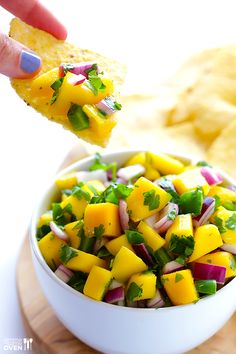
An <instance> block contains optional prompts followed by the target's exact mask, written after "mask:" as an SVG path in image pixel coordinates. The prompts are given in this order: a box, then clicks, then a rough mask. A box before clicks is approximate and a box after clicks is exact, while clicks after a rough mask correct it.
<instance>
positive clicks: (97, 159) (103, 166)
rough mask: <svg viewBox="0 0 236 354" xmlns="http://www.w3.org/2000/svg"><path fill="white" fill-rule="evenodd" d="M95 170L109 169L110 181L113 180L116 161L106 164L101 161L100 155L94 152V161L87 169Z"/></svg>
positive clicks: (114, 178)
mask: <svg viewBox="0 0 236 354" xmlns="http://www.w3.org/2000/svg"><path fill="white" fill-rule="evenodd" d="M95 170H104V171H108V170H111V171H112V181H113V182H114V181H115V180H116V171H117V163H116V162H113V163H110V164H106V163H104V162H102V157H101V155H100V154H99V153H98V152H97V153H96V154H95V159H94V163H93V164H92V165H91V166H90V168H89V171H95Z"/></svg>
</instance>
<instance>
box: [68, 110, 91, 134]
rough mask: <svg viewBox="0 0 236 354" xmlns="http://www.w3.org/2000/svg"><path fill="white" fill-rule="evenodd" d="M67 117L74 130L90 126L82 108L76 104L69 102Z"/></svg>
mask: <svg viewBox="0 0 236 354" xmlns="http://www.w3.org/2000/svg"><path fill="white" fill-rule="evenodd" d="M67 117H68V119H69V121H70V123H71V125H72V128H73V129H74V130H84V129H87V128H89V126H90V123H89V119H88V116H87V115H86V114H85V113H84V111H83V108H82V107H81V106H80V105H78V104H75V103H71V106H70V109H69V111H68V113H67Z"/></svg>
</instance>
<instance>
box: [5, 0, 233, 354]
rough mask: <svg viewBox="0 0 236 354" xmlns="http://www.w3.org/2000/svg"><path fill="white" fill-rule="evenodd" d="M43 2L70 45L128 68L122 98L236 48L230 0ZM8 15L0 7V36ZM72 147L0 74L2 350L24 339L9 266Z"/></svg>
mask: <svg viewBox="0 0 236 354" xmlns="http://www.w3.org/2000/svg"><path fill="white" fill-rule="evenodd" d="M23 2H24V1H22V3H23ZM43 2H44V3H45V4H47V6H48V7H50V8H51V9H52V11H53V12H54V13H55V14H56V15H57V16H58V17H59V18H60V19H61V20H62V21H63V22H64V24H65V25H66V26H67V28H68V30H69V37H68V40H69V41H71V42H74V43H76V44H77V45H78V46H81V47H87V48H90V49H93V50H96V51H100V52H102V53H104V54H106V55H108V56H111V57H114V58H117V59H119V60H121V61H122V62H124V63H126V64H127V65H128V70H129V74H128V77H127V83H126V86H125V88H124V91H125V92H126V93H129V92H132V91H136V92H145V91H146V90H148V91H150V89H152V88H154V87H155V86H157V85H158V84H159V83H161V82H163V81H164V80H165V79H167V78H168V77H169V76H171V74H172V73H174V71H175V70H176V69H177V68H178V66H179V65H180V64H181V63H182V62H183V61H184V60H185V59H186V58H187V57H188V56H189V55H190V54H192V53H194V52H197V51H200V50H202V49H204V48H208V47H214V46H219V45H224V44H229V43H236V19H235V18H236V11H235V10H236V3H235V1H234V0H232V1H229V0H222V1H217V0H182V1H181V0H172V1H171V0H162V1H161V0H160V1H158V0H156V1H154V0H153V1H151V0H145V1H138V0H136V1H135V0H119V1H115V0H113V1H112V0H66V1H62V0H57V1H56V0H50V1H49V0H47V1H46V0H44V1H43ZM10 18H11V16H10V15H9V14H7V12H6V11H4V10H2V9H0V28H1V29H2V31H5V32H7V31H8V27H9V20H10ZM235 70H236V68H235ZM76 142H77V139H76V138H75V137H74V136H73V135H72V134H70V133H69V132H67V131H64V130H63V129H62V128H60V127H58V126H57V125H56V124H53V123H49V122H48V121H47V120H46V119H44V118H42V117H41V116H40V115H39V114H37V113H36V112H34V111H33V110H32V109H31V108H28V107H27V106H26V105H25V104H24V102H22V101H21V100H20V99H19V98H18V97H17V95H16V94H15V93H14V91H13V90H12V89H11V87H10V83H9V80H8V79H7V78H5V77H3V76H0V158H1V160H0V166H1V168H0V238H1V241H0V242H1V243H0V341H1V342H0V352H2V344H3V340H4V338H15V337H23V336H24V331H23V327H22V323H21V319H20V314H19V309H18V303H17V296H16V290H15V269H16V264H17V257H18V253H19V250H20V246H21V243H22V241H23V238H24V236H25V232H26V228H27V225H28V223H29V219H30V215H31V212H32V208H33V205H34V203H35V202H36V200H37V195H39V194H40V191H41V190H43V188H44V185H45V184H46V183H47V180H49V179H50V178H52V176H53V175H54V173H55V172H56V170H57V168H58V166H59V165H60V162H61V161H62V159H63V157H64V156H65V155H66V153H67V152H68V151H69V150H70V149H71V147H72V146H74V145H75V144H76ZM26 276H27V274H26ZM29 291H30V289H29Z"/></svg>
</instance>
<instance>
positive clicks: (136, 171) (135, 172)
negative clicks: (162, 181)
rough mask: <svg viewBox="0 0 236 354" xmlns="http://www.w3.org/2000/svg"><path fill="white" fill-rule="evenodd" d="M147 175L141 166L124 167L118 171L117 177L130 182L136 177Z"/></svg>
mask: <svg viewBox="0 0 236 354" xmlns="http://www.w3.org/2000/svg"><path fill="white" fill-rule="evenodd" d="M144 173H145V167H143V166H142V165H140V164H137V165H131V166H127V167H122V168H120V169H119V170H118V171H117V176H118V177H120V178H123V179H124V180H126V181H128V180H130V179H132V178H134V177H137V176H141V175H143V174H144Z"/></svg>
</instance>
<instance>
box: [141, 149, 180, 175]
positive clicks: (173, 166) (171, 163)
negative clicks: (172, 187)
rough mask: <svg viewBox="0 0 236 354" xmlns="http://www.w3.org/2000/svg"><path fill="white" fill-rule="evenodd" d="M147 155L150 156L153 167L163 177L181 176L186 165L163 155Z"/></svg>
mask: <svg viewBox="0 0 236 354" xmlns="http://www.w3.org/2000/svg"><path fill="white" fill-rule="evenodd" d="M147 154H149V156H150V160H151V165H152V166H153V167H154V168H156V169H157V170H158V171H159V172H161V174H163V175H168V174H179V173H181V172H183V170H184V164H183V163H182V162H181V161H179V160H177V159H175V158H174V157H171V156H169V155H166V154H162V153H158V154H154V153H152V152H148V153H147Z"/></svg>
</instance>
